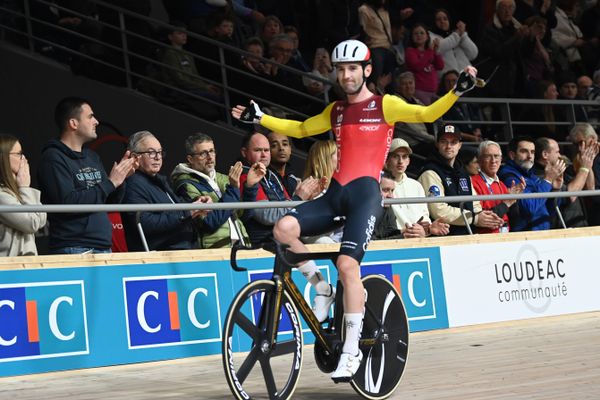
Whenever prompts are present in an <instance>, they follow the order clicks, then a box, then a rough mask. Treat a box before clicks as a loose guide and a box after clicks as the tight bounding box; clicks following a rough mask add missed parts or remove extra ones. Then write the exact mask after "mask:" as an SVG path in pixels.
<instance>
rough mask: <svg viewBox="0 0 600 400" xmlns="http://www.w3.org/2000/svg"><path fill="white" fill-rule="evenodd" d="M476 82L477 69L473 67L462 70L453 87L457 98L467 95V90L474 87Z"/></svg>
mask: <svg viewBox="0 0 600 400" xmlns="http://www.w3.org/2000/svg"><path fill="white" fill-rule="evenodd" d="M476 81H477V69H476V68H475V67H473V66H470V65H469V66H468V67H465V69H464V70H462V71H461V72H460V75H459V76H458V79H457V80H456V85H455V86H454V93H456V94H457V95H458V96H462V95H463V94H465V93H467V92H468V91H469V90H471V89H473V88H474V87H475V82H476Z"/></svg>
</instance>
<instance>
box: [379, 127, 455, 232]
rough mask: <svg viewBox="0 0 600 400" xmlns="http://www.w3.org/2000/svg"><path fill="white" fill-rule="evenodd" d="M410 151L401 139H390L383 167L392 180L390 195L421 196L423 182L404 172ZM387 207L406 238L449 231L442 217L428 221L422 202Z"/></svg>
mask: <svg viewBox="0 0 600 400" xmlns="http://www.w3.org/2000/svg"><path fill="white" fill-rule="evenodd" d="M411 154H412V150H411V148H410V146H409V145H408V143H407V142H406V141H405V140H404V139H399V138H396V139H393V140H392V144H391V145H390V152H389V153H388V157H387V160H386V162H385V168H386V170H387V171H388V172H389V173H390V175H391V177H392V179H393V181H394V188H393V192H394V193H393V198H406V197H423V198H424V197H425V191H424V190H423V186H421V184H420V183H419V182H417V181H416V180H414V179H412V178H409V177H408V176H407V175H406V169H407V168H408V166H409V165H410V156H411ZM382 192H383V184H382ZM391 208H392V210H393V212H394V214H395V216H396V221H397V225H398V229H400V231H402V233H403V234H404V237H406V238H413V237H425V236H429V235H440V236H441V235H447V234H448V232H449V229H450V225H448V224H446V223H445V222H444V220H443V219H437V220H435V221H433V223H432V222H431V219H430V218H429V209H428V208H427V204H425V203H417V204H408V203H407V204H394V205H392V207H391Z"/></svg>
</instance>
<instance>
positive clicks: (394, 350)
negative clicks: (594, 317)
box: [350, 275, 408, 400]
mask: <svg viewBox="0 0 600 400" xmlns="http://www.w3.org/2000/svg"><path fill="white" fill-rule="evenodd" d="M363 284H364V286H365V289H366V291H367V302H366V303H365V316H364V319H363V328H362V335H361V346H360V347H361V351H362V352H363V362H362V364H361V366H360V368H359V369H358V371H357V372H356V374H355V375H354V378H353V380H352V381H350V384H351V385H352V387H353V388H354V390H356V392H358V393H359V394H360V395H361V396H363V397H365V398H367V399H377V400H379V399H385V398H387V397H389V396H390V395H391V394H392V393H393V392H394V390H396V388H397V387H398V385H399V384H400V379H401V378H402V374H403V373H404V367H405V366H406V359H407V357H408V320H407V318H406V312H405V310H404V304H403V303H402V298H401V297H400V294H399V293H398V291H397V290H396V288H395V287H394V286H393V285H392V284H391V283H390V282H389V281H388V280H387V279H385V278H384V277H382V276H380V275H368V276H366V277H364V278H363Z"/></svg>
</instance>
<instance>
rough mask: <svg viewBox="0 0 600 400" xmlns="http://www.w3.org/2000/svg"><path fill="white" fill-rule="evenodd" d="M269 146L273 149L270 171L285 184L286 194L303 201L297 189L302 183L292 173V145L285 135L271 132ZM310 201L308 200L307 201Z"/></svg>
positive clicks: (268, 136)
mask: <svg viewBox="0 0 600 400" xmlns="http://www.w3.org/2000/svg"><path fill="white" fill-rule="evenodd" d="M267 139H268V140H269V146H270V149H271V162H270V163H269V170H271V171H272V172H273V173H275V174H276V175H277V179H278V180H279V181H280V182H282V183H283V186H284V187H285V190H286V192H287V193H288V194H289V195H290V196H291V197H292V199H293V200H301V198H300V197H299V196H298V195H297V194H296V187H297V186H298V183H299V182H300V178H298V177H296V175H294V173H293V172H292V171H290V168H291V167H290V165H289V162H290V158H291V157H292V143H291V141H290V139H289V138H288V137H287V136H285V135H280V134H279V133H277V132H270V133H269V134H268V135H267ZM305 200H308V199H305Z"/></svg>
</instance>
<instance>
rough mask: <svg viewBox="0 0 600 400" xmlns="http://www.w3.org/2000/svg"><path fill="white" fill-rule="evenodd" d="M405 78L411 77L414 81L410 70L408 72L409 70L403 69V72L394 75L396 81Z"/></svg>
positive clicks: (413, 75)
mask: <svg viewBox="0 0 600 400" xmlns="http://www.w3.org/2000/svg"><path fill="white" fill-rule="evenodd" d="M405 79H412V80H413V81H414V80H415V74H413V73H412V72H410V71H405V72H403V73H401V74H399V75H398V76H397V77H396V81H397V82H400V81H403V80H405Z"/></svg>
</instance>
